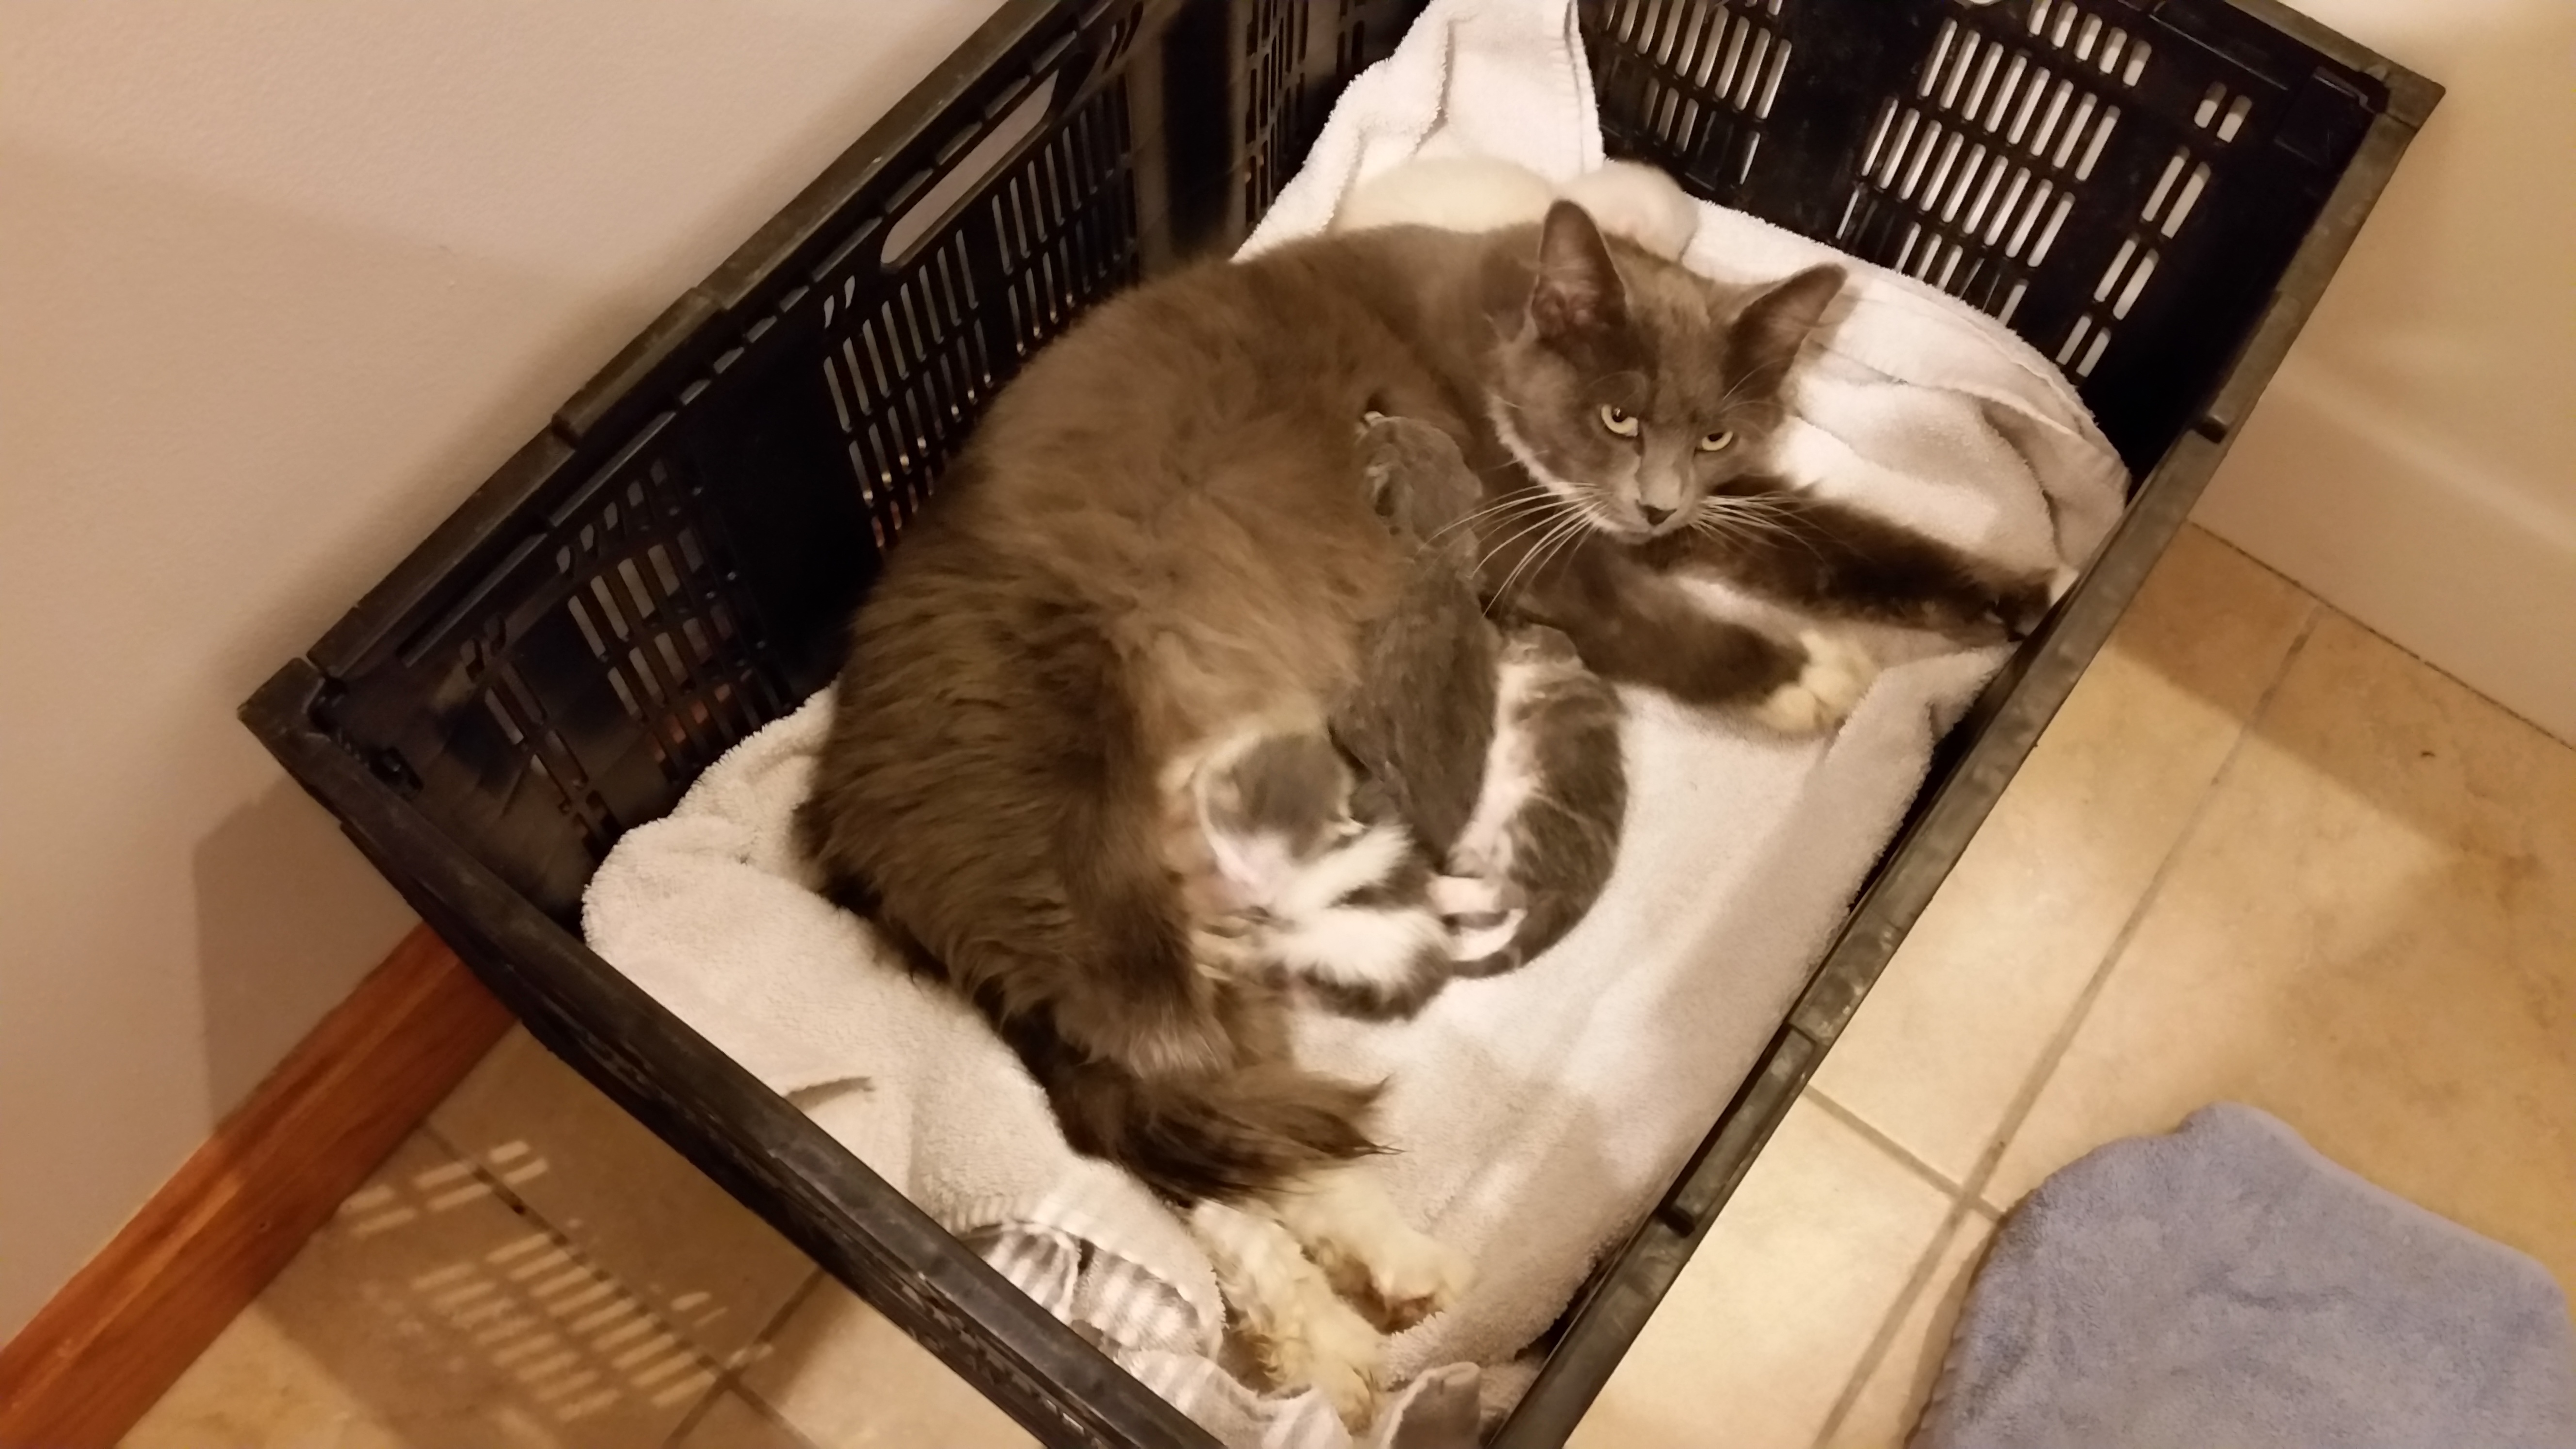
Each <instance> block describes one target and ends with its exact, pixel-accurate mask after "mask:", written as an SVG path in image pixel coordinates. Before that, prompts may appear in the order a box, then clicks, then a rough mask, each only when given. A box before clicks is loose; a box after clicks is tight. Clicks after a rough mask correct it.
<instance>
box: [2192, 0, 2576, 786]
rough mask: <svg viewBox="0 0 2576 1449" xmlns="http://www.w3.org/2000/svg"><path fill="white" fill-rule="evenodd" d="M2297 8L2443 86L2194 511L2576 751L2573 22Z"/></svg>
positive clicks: (2538, 13)
mask: <svg viewBox="0 0 2576 1449" xmlns="http://www.w3.org/2000/svg"><path fill="white" fill-rule="evenodd" d="M2299 8H2301V9H2305V10H2309V11H2312V12H2315V13H2317V14H2318V15H2319V16H2320V17H2321V18H2322V19H2324V20H2325V21H2327V22H2328V23H2329V24H2342V25H2346V26H2348V27H2350V28H2352V29H2354V30H2356V31H2358V32H2359V33H2360V34H2361V36H2362V38H2364V39H2366V40H2370V41H2373V42H2375V43H2377V44H2379V45H2381V46H2383V47H2386V48H2389V49H2391V50H2393V51H2394V52H2395V54H2396V55H2397V56H2398V57H2399V58H2400V59H2402V60H2404V61H2406V62H2407V63H2408V64H2410V65H2413V66H2415V67H2417V68H2419V69H2421V70H2423V71H2424V72H2425V73H2426V74H2428V75H2430V76H2431V77H2432V78H2434V79H2435V80H2437V81H2441V82H2443V83H2444V84H2446V85H2447V86H2448V87H2449V88H2450V90H2449V94H2448V95H2447V97H2446V98H2445V99H2444V100H2443V102H2442V105H2441V107H2440V108H2439V109H2438V110H2436V111H2435V113H2434V115H2433V117H2432V119H2431V121H2430V122H2429V123H2428V124H2427V125H2426V126H2425V128H2424V131H2423V134H2422V135H2421V136H2420V137H2419V138H2417V140H2416V141H2415V143H2414V145H2413V146H2412V147H2411V148H2410V149H2409V151H2408V153H2407V155H2406V158H2405V159H2404V161H2403V162H2401V163H2400V164H2399V166H2398V168H2397V173H2396V175H2395V177H2394V178H2393V179H2392V180H2391V182H2390V184H2389V187H2388V190H2387V193H2386V194H2385V195H2384V196H2383V197H2382V198H2381V201H2380V203H2379V205H2378V207H2377V208H2376V209H2375V210H2374V211H2373V212H2372V214H2371V217H2370V220H2369V223H2368V224H2367V226H2366V227H2365V228H2364V230H2363V232H2362V234H2361V235H2360V237H2359V238H2358V239H2357V240H2356V241H2355V243H2354V245H2353V248H2352V251H2351V253H2350V254H2349V255H2348V256H2347V257H2346V258H2345V259H2344V261H2343V264H2342V266H2341V267H2340V268H2338V269H2337V272H2336V275H2335V278H2334V280H2333V283H2332V285H2331V286H2329V287H2328V289H2327V291H2326V295H2325V298H2324V300H2323V301H2322V302H2321V303H2320V304H2319V306H2318V308H2317V311H2316V315H2315V316H2314V318H2313V319H2312V320H2311V321H2310V323H2309V325H2308V327H2307V329H2306V331H2305V333H2304V335H2303V336H2302V337H2301V339H2300V341H2299V343H2298V345H2297V347H2296V348H2295V350H2294V351H2293V352H2292V354H2291V356H2290V358H2289V360H2288V362H2287V363H2286V364H2285V365H2284V367H2283V369H2282V371H2281V374H2280V376H2279V378H2278V379H2277V380H2276V381H2275V382H2274V384H2273V385H2272V387H2271V388H2270V389H2269V390H2268V392H2267V394H2266V396H2265V398H2264V400H2263V402H2262V403H2261V404H2260V405H2259V406H2258V407H2257V408H2256V409H2255V410H2254V412H2253V414H2252V416H2251V417H2250V418H2248V420H2247V422H2246V426H2245V428H2244V429H2243V432H2242V433H2241V435H2240V437H2239V439H2238V441H2237V443H2236V445H2235V447H2234V449H2233V451H2232V452H2231V453H2230V455H2229V457H2228V459H2227V461H2226V463H2225V465H2224V466H2223V467H2222V468H2221V469H2220V471H2219V474H2218V476H2217V478H2216V479H2215V481H2214V482H2213V483H2212V485H2211V487H2210V491H2209V495H2208V497H2207V499H2206V500H2205V501H2204V503H2203V504H2202V506H2201V508H2200V509H2199V511H2198V515H2197V516H2198V517H2199V518H2200V519H2201V520H2202V521H2203V522H2204V523H2206V524H2207V525H2208V526H2210V527H2211V528H2213V529H2215V530H2216V531H2217V532H2219V533H2220V534H2222V535H2224V536H2225V537H2227V538H2229V539H2231V540H2233V541H2235V542H2237V543H2238V544H2240V545H2241V546H2243V547H2246V548H2248V549H2249V550H2250V551H2252V552H2254V553H2255V554H2257V555H2258V556H2260V557H2261V558H2262V559H2263V560H2264V561H2265V562H2266V563H2269V564H2271V565H2272V566H2274V567H2276V568H2279V569H2280V570H2282V571H2283V572H2285V573H2287V574H2288V575H2290V576H2291V577H2293V578H2295V579H2297V580H2299V581H2300V582H2301V583H2303V584H2305V585H2307V586H2308V587H2310V588H2312V589H2314V590H2316V591H2317V592H2318V593H2320V594H2321V595H2322V596H2324V597H2325V598H2326V599H2327V600H2328V601H2329V602H2331V603H2334V604H2336V605H2337V606H2338V607H2340V608H2343V609H2344V610H2345V611H2347V612H2349V613H2352V614H2354V615H2355V616H2356V617H2359V618H2360V619H2362V621H2363V622H2365V623H2367V624H2370V625H2371V626H2372V627H2374V628H2377V629H2381V630H2383V631H2385V632H2387V633H2388V634H2389V635H2391V636H2392V637H2393V638H2395V639H2396V640H2397V641H2398V642H2399V643H2401V644H2403V645H2405V646H2406V647H2407V648H2410V649H2413V650H2416V651H2419V652H2421V653H2422V654H2424V655H2425V656H2426V657H2428V658H2430V659H2432V660H2433V661H2435V662H2436V663H2437V665H2438V666H2439V667H2440V668H2442V669H2444V670H2445V671H2447V672H2449V673H2451V674H2453V675H2455V676H2457V677H2458V678H2460V679H2462V680H2464V681H2466V682H2467V683H2469V684H2470V685H2471V686H2472V687H2474V688H2477V689H2480V690H2482V691H2485V692H2486V693H2488V694H2489V695H2491V696H2492V697H2494V698H2496V699H2497V700H2499V701H2500V702H2502V703H2504V704H2505V705H2506V706H2507V707H2508V708H2511V709H2513V710H2515V711H2517V712H2518V713H2520V714H2522V715H2523V716H2524V717H2525V718H2528V719H2531V720H2533V721H2535V722H2537V723H2539V724H2540V725H2541V726H2542V727H2543V728H2546V729H2549V730H2551V731H2553V732H2554V733H2556V734H2557V735H2558V736H2559V737H2560V738H2562V739H2576V672H2571V671H2569V670H2567V669H2564V668H2556V667H2552V664H2553V662H2554V661H2556V660H2558V659H2561V658H2563V657H2564V656H2565V654H2566V652H2567V651H2568V650H2569V649H2571V648H2576V486H2571V483H2570V480H2571V479H2576V409H2571V408H2569V407H2568V405H2567V399H2566V382H2565V379H2566V376H2567V373H2568V371H2569V369H2570V368H2571V367H2576V252H2571V250H2570V249H2569V247H2568V246H2567V236H2568V233H2569V228H2570V227H2571V225H2576V203H2571V197H2576V193H2571V192H2570V191H2569V190H2568V188H2567V187H2566V186H2565V185H2563V184H2560V183H2559V182H2557V181H2556V180H2554V179H2553V178H2555V177H2558V176H2560V175H2561V174H2563V172H2564V157H2565V155H2566V153H2567V148H2568V146H2569V145H2570V144H2576V102H2571V101H2570V99H2569V95H2570V92H2569V89H2568V86H2567V82H2566V74H2565V70H2566V64H2567V57H2568V55H2569V54H2570V53H2571V51H2576V8H2571V7H2569V6H2567V5H2564V4H2562V3H2557V0H2481V3H2478V4H2474V5H2465V6H2456V7H2452V6H2443V7H2429V6H2427V7H2406V6H2395V5H2385V4H2373V3H2369V0H2340V3H2330V0H2302V3H2301V4H2300V5H2299Z"/></svg>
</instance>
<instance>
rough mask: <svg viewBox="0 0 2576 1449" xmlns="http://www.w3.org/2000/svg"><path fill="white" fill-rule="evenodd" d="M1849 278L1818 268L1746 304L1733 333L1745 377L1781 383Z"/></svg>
mask: <svg viewBox="0 0 2576 1449" xmlns="http://www.w3.org/2000/svg"><path fill="white" fill-rule="evenodd" d="M1848 280H1849V275H1848V274H1847V273H1845V272H1844V271H1843V269H1842V268H1841V267H1838V266H1836V265H1834V264H1833V263H1831V262H1826V263H1823V264H1821V265H1818V266H1812V267H1809V268H1807V269H1806V270H1805V271H1803V272H1800V273H1798V274H1796V275H1795V276H1792V277H1790V278H1789V279H1788V280H1787V281H1784V282H1779V283H1776V284H1774V285H1773V286H1772V288H1771V290H1769V291H1767V292H1764V293H1763V294H1762V295H1761V296H1759V297H1756V298H1754V299H1753V300H1752V301H1750V302H1747V303H1746V304H1744V309H1743V310H1742V311H1740V312H1738V313H1736V314H1735V321H1734V324H1733V325H1732V326H1730V327H1729V328H1728V329H1727V337H1728V341H1729V342H1730V343H1732V344H1733V346H1732V351H1733V354H1734V357H1733V361H1734V363H1735V366H1736V369H1737V371H1738V372H1739V373H1740V374H1743V375H1753V374H1757V373H1758V374H1762V375H1764V381H1766V382H1771V383H1777V382H1778V381H1779V380H1780V379H1781V378H1782V377H1783V376H1785V375H1786V374H1787V373H1788V371H1789V365H1790V364H1791V363H1793V362H1796V361H1797V360H1798V349H1799V348H1801V347H1804V346H1805V345H1806V344H1807V338H1808V337H1809V336H1810V335H1811V334H1813V333H1814V332H1815V330H1816V326H1817V324H1818V323H1820V322H1822V321H1824V319H1825V309H1826V308H1827V307H1829V306H1832V305H1833V300H1834V298H1836V297H1837V296H1840V295H1841V294H1842V290H1843V283H1844V282H1846V281H1848Z"/></svg>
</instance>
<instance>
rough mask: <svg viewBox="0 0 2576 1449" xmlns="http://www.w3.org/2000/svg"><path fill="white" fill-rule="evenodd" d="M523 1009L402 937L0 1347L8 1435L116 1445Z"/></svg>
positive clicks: (4, 1443) (41, 1446)
mask: <svg viewBox="0 0 2576 1449" xmlns="http://www.w3.org/2000/svg"><path fill="white" fill-rule="evenodd" d="M509 1025H510V1013H509V1010H508V1008H506V1007H504V1006H502V1005H501V1003H500V1002H499V1001H497V1000H495V999H493V997H492V995H491V993H489V992H487V991H485V990H484V989H483V985H482V983H481V982H479V981H477V980H475V979H474V976H473V974H472V973H471V972H469V971H467V970H466V969H465V965H464V963H463V962H460V961H458V960H457V959H456V956H455V953H453V952H451V951H449V950H448V949H447V946H446V944H445V943H443V942H441V941H440V940H439V939H438V938H437V937H436V936H434V935H432V934H431V933H430V931H429V928H427V927H426V926H424V927H421V928H419V929H416V930H414V931H413V932H412V933H411V934H410V935H409V936H406V937H404V938H403V942H402V944H401V945H400V946H397V947H395V948H394V952H393V954H392V955H390V956H388V957H386V958H385V961H384V964H383V965H381V966H378V967H377V968H376V970H375V971H374V973H373V974H371V975H369V976H368V977H367V979H366V980H365V981H363V982H361V983H360V984H359V986H358V989H357V991H356V992H355V993H353V994H352V995H351V996H350V997H349V999H348V1000H347V1001H344V1002H342V1003H341V1004H340V1005H339V1006H338V1007H337V1008H335V1009H333V1011H332V1012H331V1014H330V1015H329V1016H326V1017H324V1018H323V1019H322V1023H321V1025H319V1026H317V1027H315V1028H314V1029H313V1034H312V1035H310V1036H308V1037H306V1038H305V1039H304V1040H303V1041H302V1042H299V1043H298V1044H297V1045H296V1048H295V1050H294V1051H292V1052H290V1053H289V1054H288V1055H287V1058H286V1060H285V1061H284V1062H281V1063H280V1064H279V1065H278V1067H277V1070H276V1071H274V1072H272V1073H270V1074H269V1076H268V1079H267V1080H266V1081H263V1082H262V1083H260V1085H259V1086H258V1088H257V1089H256V1090H254V1091H253V1092H252V1093H251V1096H250V1100H249V1101H247V1102H244V1103H243V1104H242V1105H241V1107H240V1109H239V1110H237V1111H235V1112H234V1113H233V1114H232V1115H231V1116H230V1117H228V1118H226V1119H225V1120H224V1122H223V1124H222V1125H221V1126H219V1127H217V1128H216V1129H215V1135H214V1136H213V1137H212V1138H211V1139H210V1140H208V1141H207V1143H206V1145H205V1146H203V1147H200V1148H198V1149H197V1151H196V1152H195V1154H194V1155H192V1156H190V1157H189V1159H188V1161H187V1162H186V1164H184V1165H183V1166H181V1167H180V1169H179V1172H178V1175H177V1176H175V1177H173V1178H171V1179H170V1180H169V1182H167V1183H165V1184H163V1186H162V1188H161V1190H160V1191H159V1192H157V1193H155V1194H153V1196H152V1200H151V1201H149V1202H147V1203H145V1204H144V1205H143V1210H142V1211H141V1212H139V1213H136V1214H135V1216H134V1220H133V1221H132V1222H130V1223H127V1224H126V1225H125V1230H124V1231H122V1232H120V1233H118V1234H117V1235H116V1238H115V1240H114V1241H112V1242H110V1243H109V1244H108V1245H107V1247H106V1248H105V1250H103V1251H102V1252H100V1253H99V1255H98V1256H97V1257H96V1258H94V1259H92V1260H90V1262H89V1265H88V1266H87V1267H84V1268H82V1269H81V1271H80V1272H79V1273H78V1274H77V1275H76V1276H74V1277H73V1279H72V1281H71V1282H70V1283H68V1284H65V1285H64V1287H63V1289H62V1291H61V1292H59V1293H57V1294H55V1295H54V1298H53V1301H52V1302H50V1303H48V1304H46V1305H45V1307H44V1308H43V1310H42V1311H40V1312H38V1313H37V1315H36V1317H35V1319H34V1320H33V1321H32V1322H30V1323H29V1324H28V1325H27V1326H26V1328H24V1329H23V1330H21V1331H20V1332H19V1334H18V1336H17V1337H16V1338H14V1339H12V1340H11V1341H10V1342H9V1344H8V1346H7V1347H5V1348H0V1449H111V1446H113V1445H114V1444H115V1443H116V1441H117V1440H118V1439H120V1438H122V1437H123V1436H124V1434H125V1432H126V1431H127V1430H128V1429H131V1428H132V1427H133V1426H134V1424H135V1421H137V1420H138V1419H140V1418H142V1417H143V1414H144V1411H145V1410H147V1409H149V1408H151V1407H152V1405H153V1404H154V1403H155V1402H156V1401H157V1400H159V1399H160V1397H161V1395H162V1393H163V1392H164V1391H166V1390H167V1389H168V1388H169V1387H170V1385H171V1384H172V1383H173V1382H174V1381H176V1380H177V1378H178V1377H179V1374H180V1373H181V1371H183V1370H185V1369H186V1368H187V1367H188V1365H189V1364H190V1363H192V1362H194V1361H195V1360H196V1357H197V1355H198V1354H200V1353H202V1352H204V1351H205V1348H206V1345H208V1344H209V1343H212V1342H213V1341H214V1339H215V1335H217V1334H219V1333H221V1332H223V1330H224V1325H226V1324H228V1323H230V1322H232V1320H233V1316H234V1315H235V1314H237V1313H239V1312H240V1311H241V1310H242V1309H243V1308H244V1307H246V1306H248V1305H249V1303H250V1301H251V1300H252V1299H254V1298H256V1297H258V1296H259V1292H260V1290H261V1289H262V1288H265V1287H266V1286H268V1282H269V1280H270V1279H271V1278H273V1277H275V1276H276V1275H277V1273H278V1270H280V1269H282V1268H284V1267H285V1266H286V1263H287V1260H288V1259H290V1258H292V1257H294V1256H295V1252H296V1249H298V1248H300V1247H302V1246H303V1245H304V1240H305V1239H306V1238H308V1237H310V1236H312V1234H313V1232H314V1231H315V1230H316V1229H318V1228H319V1227H321V1226H322V1224H323V1223H324V1222H326V1221H328V1220H329V1219H330V1217H331V1214H332V1212H333V1211H334V1210H336V1209H337V1208H338V1207H339V1205H340V1201H341V1200H342V1199H343V1198H345V1197H347V1196H348V1195H349V1194H350V1193H351V1192H353V1191H355V1190H356V1189H357V1187H358V1185H359V1184H360V1183H362V1182H364V1181H365V1180H366V1178H367V1175H368V1174H369V1173H371V1172H373V1171H374V1170H375V1168H376V1165H377V1164H378V1163H380V1162H382V1161H383V1160H384V1159H385V1157H386V1155H387V1154H388V1153H390V1152H392V1151H393V1149H394V1148H395V1146H396V1145H398V1144H399V1143H400V1142H401V1141H402V1140H403V1138H404V1137H406V1136H408V1135H409V1134H410V1132H411V1130H412V1129H413V1128H414V1127H416V1126H418V1125H419V1123H420V1120H421V1119H422V1118H423V1117H425V1116H427V1115H428V1113H429V1109H430V1108H431V1107H433V1106H436V1105H437V1104H438V1102H439V1099H441V1098H442V1097H445V1096H446V1095H447V1093H448V1091H449V1090H450V1089H452V1088H453V1087H454V1086H455V1085H456V1083H457V1082H458V1081H459V1080H460V1079H462V1078H463V1077H464V1075H465V1074H466V1072H467V1071H469V1070H471V1069H472V1067H473V1066H474V1064H475V1063H476V1062H477V1061H480V1060H481V1059H482V1057H483V1054H484V1052H486V1051H487V1050H489V1049H490V1048H491V1046H492V1044H493V1043H494V1042H495V1041H498V1040H499V1039H500V1036H501V1034H502V1032H504V1031H505V1030H507V1029H508V1028H509Z"/></svg>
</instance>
